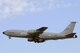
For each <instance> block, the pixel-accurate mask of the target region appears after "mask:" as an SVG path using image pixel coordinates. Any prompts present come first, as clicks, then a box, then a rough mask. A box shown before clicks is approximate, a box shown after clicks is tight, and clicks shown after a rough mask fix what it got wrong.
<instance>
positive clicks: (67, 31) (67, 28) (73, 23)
mask: <svg viewBox="0 0 80 53" xmlns="http://www.w3.org/2000/svg"><path fill="white" fill-rule="evenodd" d="M75 24H76V22H71V23H70V24H69V25H68V26H67V27H66V28H65V29H64V31H63V32H62V33H64V34H70V33H73V30H74V27H75Z"/></svg>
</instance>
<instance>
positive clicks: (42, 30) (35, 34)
mask: <svg viewBox="0 0 80 53" xmlns="http://www.w3.org/2000/svg"><path fill="white" fill-rule="evenodd" d="M47 28H48V27H40V28H38V29H36V31H35V32H33V33H30V34H29V35H28V37H39V35H40V34H42V33H43V32H44V31H45V30H46V29H47Z"/></svg>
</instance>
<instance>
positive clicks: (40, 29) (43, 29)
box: [36, 27, 48, 32]
mask: <svg viewBox="0 0 80 53" xmlns="http://www.w3.org/2000/svg"><path fill="white" fill-rule="evenodd" d="M47 28H48V27H41V28H39V29H37V30H36V31H40V32H44V31H45V30H46V29H47Z"/></svg>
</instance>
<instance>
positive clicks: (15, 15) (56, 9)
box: [0, 0, 80, 53]
mask: <svg viewBox="0 0 80 53" xmlns="http://www.w3.org/2000/svg"><path fill="white" fill-rule="evenodd" d="M71 21H76V22H77V24H76V27H75V29H74V32H76V33H77V35H78V38H77V39H65V40H56V41H55V40H52V41H46V42H44V43H39V44H37V43H33V42H32V43H31V42H28V41H27V39H20V38H12V39H11V40H9V39H8V37H7V36H5V35H3V34H2V32H3V31H5V30H8V29H21V30H22V29H23V30H27V29H37V28H39V27H42V26H47V27H48V29H47V30H46V32H61V31H63V30H64V28H65V27H66V26H67V25H68V24H69V23H70V22H71ZM0 53H80V0H0Z"/></svg>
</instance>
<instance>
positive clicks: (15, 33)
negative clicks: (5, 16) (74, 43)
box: [3, 21, 77, 43]
mask: <svg viewBox="0 0 80 53" xmlns="http://www.w3.org/2000/svg"><path fill="white" fill-rule="evenodd" d="M75 24H76V22H75V21H72V22H71V23H70V24H69V25H68V26H67V27H66V28H65V29H64V31H62V32H60V33H50V32H44V31H45V30H46V29H47V28H48V27H41V28H39V29H36V30H6V31H4V32H3V34H5V35H7V36H8V37H9V39H11V37H18V38H28V39H27V40H28V41H29V42H35V43H42V42H45V41H47V40H58V39H68V38H77V35H76V33H74V32H73V30H74V27H75Z"/></svg>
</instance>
